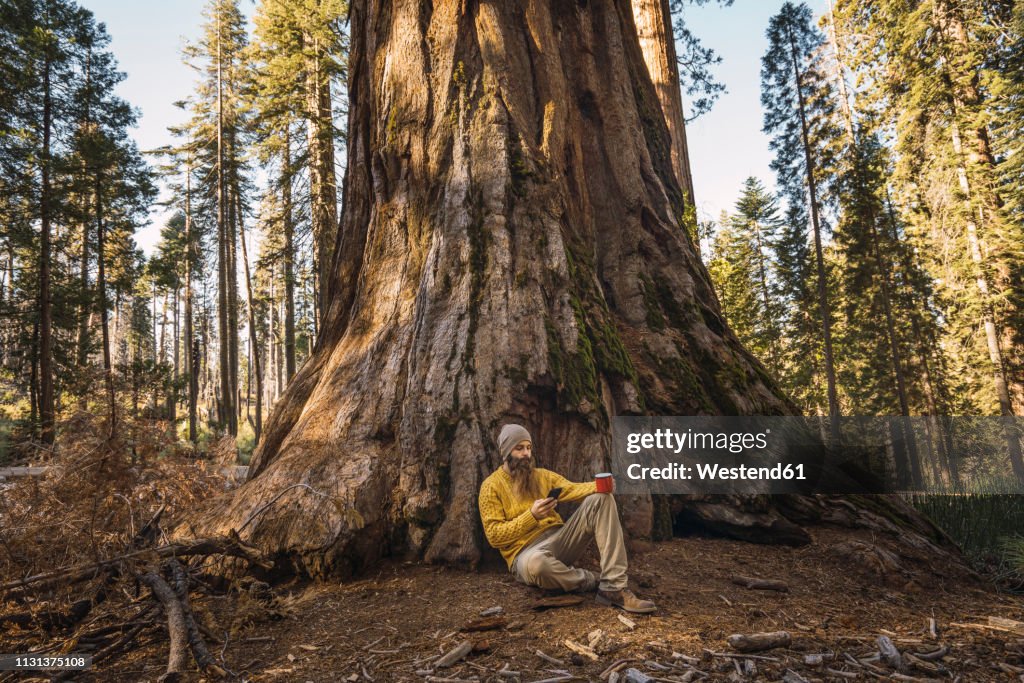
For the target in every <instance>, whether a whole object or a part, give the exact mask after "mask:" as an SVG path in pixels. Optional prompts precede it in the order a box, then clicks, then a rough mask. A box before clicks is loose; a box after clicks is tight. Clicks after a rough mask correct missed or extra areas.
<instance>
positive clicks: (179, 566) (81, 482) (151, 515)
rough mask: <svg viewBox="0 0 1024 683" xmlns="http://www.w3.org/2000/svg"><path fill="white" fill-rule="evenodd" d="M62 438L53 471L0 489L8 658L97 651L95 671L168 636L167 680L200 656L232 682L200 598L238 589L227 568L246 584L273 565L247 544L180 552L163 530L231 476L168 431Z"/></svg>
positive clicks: (0, 616) (0, 628)
mask: <svg viewBox="0 0 1024 683" xmlns="http://www.w3.org/2000/svg"><path fill="white" fill-rule="evenodd" d="M62 433H63V435H64V437H63V439H62V441H61V443H60V447H59V449H58V450H57V451H56V455H53V456H52V457H50V459H49V460H48V462H46V463H45V465H46V469H45V471H44V472H43V474H41V475H40V476H33V477H22V478H19V479H16V480H13V481H9V482H2V481H0V488H2V495H0V652H17V653H20V654H30V653H45V654H47V655H54V654H61V653H69V652H75V653H91V654H92V655H93V663H94V665H95V664H101V663H102V662H103V661H105V660H109V659H111V658H113V657H115V656H116V655H118V654H121V653H124V652H126V651H128V650H129V649H130V648H131V647H132V646H133V645H136V644H138V643H139V642H140V641H142V640H145V639H164V638H166V636H165V634H167V633H169V635H170V654H169V659H168V667H167V672H168V674H169V675H168V676H167V679H173V678H175V677H176V676H177V675H178V674H179V673H180V672H184V671H186V670H188V669H190V668H191V663H190V662H189V658H190V654H189V653H190V652H191V658H193V659H194V660H195V662H196V664H197V665H198V666H199V668H200V670H202V671H203V672H205V673H206V674H207V675H210V676H214V677H218V676H223V675H225V674H226V673H229V671H228V669H227V667H226V666H225V665H224V662H223V660H218V659H217V658H216V657H215V656H214V655H212V654H211V652H210V651H209V648H208V647H207V645H206V640H207V639H208V638H206V637H204V633H203V632H204V631H206V630H207V629H205V627H204V626H203V624H202V621H201V619H197V618H196V615H195V613H194V610H193V609H192V607H191V605H190V599H189V595H190V593H192V592H194V591H196V590H197V589H198V590H205V591H224V590H228V589H229V588H230V587H231V584H229V583H228V582H226V581H225V580H224V579H223V576H224V575H225V574H226V573H228V572H226V571H225V569H226V568H227V567H225V566H223V565H228V566H229V567H230V568H232V569H233V570H234V571H233V573H234V574H235V575H238V576H242V577H244V575H245V571H244V570H247V569H249V568H258V569H263V570H266V569H269V568H270V567H271V566H272V565H271V563H270V562H268V561H266V560H265V559H263V558H262V557H261V556H260V554H259V553H258V552H257V551H256V550H255V549H253V548H251V547H249V546H247V545H246V544H244V543H242V542H241V541H240V540H239V539H238V538H237V536H235V537H231V538H204V539H195V540H192V541H189V542H187V543H172V542H170V541H169V540H168V539H167V537H166V536H165V534H164V532H163V528H162V524H167V523H168V521H169V520H173V519H175V518H176V517H178V516H179V514H180V513H184V512H185V511H187V510H189V509H191V508H194V507H195V506H196V505H197V504H199V502H200V501H202V500H204V499H206V498H209V497H210V496H212V495H214V494H216V493H218V492H220V491H223V490H224V488H225V487H226V486H227V481H226V479H225V478H224V477H223V476H222V475H221V474H220V473H219V472H218V471H217V467H216V466H215V465H212V464H211V463H209V462H208V461H205V460H201V459H197V458H195V457H194V456H193V455H192V454H191V453H189V452H186V451H183V450H181V449H179V448H178V447H177V446H176V445H175V443H174V441H173V440H172V439H171V438H170V437H169V435H168V433H167V430H166V428H165V427H163V426H161V425H159V423H154V424H153V426H152V427H147V426H145V425H139V424H136V425H132V431H131V438H130V440H128V439H126V438H125V437H116V436H115V437H114V438H107V437H106V436H105V435H106V434H107V430H106V429H105V428H104V425H102V424H100V423H98V422H96V421H94V420H93V419H91V418H89V417H88V416H85V415H81V414H80V415H78V416H76V417H74V418H72V419H71V420H70V421H69V422H68V423H67V424H65V425H63V429H62ZM218 564H219V565H222V566H220V567H219V568H218V569H219V571H213V572H211V571H210V569H211V565H218ZM238 569H242V570H243V571H241V572H239V571H237V570H238ZM250 582H251V580H250ZM205 635H207V636H208V635H209V633H208V631H207V634H205ZM13 675H14V674H11V676H13ZM56 678H57V679H60V678H61V677H60V676H57V677H56ZM2 680H6V679H5V677H4V676H3V675H2V674H0V681H2Z"/></svg>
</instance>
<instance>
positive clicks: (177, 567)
mask: <svg viewBox="0 0 1024 683" xmlns="http://www.w3.org/2000/svg"><path fill="white" fill-rule="evenodd" d="M167 566H168V568H169V569H170V570H171V577H172V578H173V579H174V593H175V594H176V595H177V596H178V601H179V602H180V603H181V610H182V616H183V618H184V620H185V628H186V629H187V630H188V644H189V647H190V648H191V649H192V657H193V658H195V660H196V664H198V665H199V670H200V671H202V672H203V673H205V674H206V675H207V676H213V677H216V678H223V677H224V676H226V675H227V671H225V670H224V669H223V668H222V667H220V666H219V665H218V664H217V662H216V661H214V659H213V655H211V654H210V651H209V650H208V649H207V647H206V642H205V641H204V640H203V636H202V634H200V633H199V626H198V625H197V624H196V619H195V616H194V615H193V614H192V607H191V606H190V605H189V601H188V574H187V573H186V572H185V568H184V567H182V566H181V563H180V562H178V561H177V560H175V559H173V558H172V559H170V560H168V561H167Z"/></svg>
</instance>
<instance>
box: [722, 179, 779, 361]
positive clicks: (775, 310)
mask: <svg viewBox="0 0 1024 683" xmlns="http://www.w3.org/2000/svg"><path fill="white" fill-rule="evenodd" d="M777 204H778V202H777V200H776V199H775V197H773V196H772V195H771V194H770V193H769V192H768V191H767V190H766V189H765V187H764V185H762V184H761V182H760V181H759V180H758V179H757V178H753V177H751V178H747V180H746V181H745V182H744V184H743V190H742V194H741V195H740V198H739V199H738V200H737V202H736V213H735V214H733V215H732V216H723V217H722V220H721V221H720V222H719V225H720V226H721V227H720V229H719V231H718V233H717V234H716V237H715V240H714V243H713V248H712V252H713V255H714V256H713V258H712V260H711V261H710V262H709V264H708V271H709V273H710V274H711V277H712V279H713V280H714V282H715V289H716V291H717V292H718V294H719V298H720V299H721V302H722V310H723V312H724V313H725V316H726V318H727V320H728V321H729V324H730V326H731V327H732V328H733V330H734V331H735V332H736V334H737V335H738V336H739V338H740V340H741V341H743V343H744V345H745V346H746V347H747V348H748V349H750V351H751V352H752V353H753V354H754V355H755V356H756V357H757V358H758V359H759V360H760V361H761V362H762V363H764V365H765V367H766V368H767V369H768V371H769V372H770V373H771V375H772V376H773V377H782V375H783V364H782V359H783V352H782V328H781V325H782V322H783V318H784V305H783V302H782V301H781V300H780V298H779V297H778V287H777V280H778V276H777V274H776V272H775V270H776V266H775V263H774V262H773V259H774V254H775V245H776V242H777V240H778V232H779V230H780V229H781V221H780V219H779V216H778V206H777Z"/></svg>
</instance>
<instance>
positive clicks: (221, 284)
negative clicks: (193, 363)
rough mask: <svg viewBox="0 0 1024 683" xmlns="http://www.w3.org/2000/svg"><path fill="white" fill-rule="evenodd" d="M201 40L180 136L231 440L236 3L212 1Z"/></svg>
mask: <svg viewBox="0 0 1024 683" xmlns="http://www.w3.org/2000/svg"><path fill="white" fill-rule="evenodd" d="M204 15H205V17H206V23H205V24H204V25H203V36H202V37H201V38H200V40H199V42H198V43H197V44H195V45H192V46H189V48H188V49H187V50H186V53H185V54H186V57H187V58H188V59H191V60H194V61H196V62H197V68H200V69H202V73H203V74H204V79H203V81H202V83H201V84H200V86H199V89H198V91H197V92H196V94H195V97H194V99H193V101H192V117H191V120H190V121H189V122H188V123H187V124H186V126H185V129H186V130H187V131H188V133H187V134H188V136H189V137H190V138H191V139H192V140H197V141H199V140H202V141H204V144H203V145H202V146H200V148H199V149H198V150H197V158H196V175H197V176H198V177H203V178H206V179H208V182H207V183H206V184H205V186H204V187H202V188H201V191H202V193H203V195H204V198H203V201H202V202H201V203H198V204H197V206H196V208H197V210H199V211H202V212H203V213H204V214H205V215H206V216H209V217H210V218H211V223H213V224H214V225H216V238H215V248H216V251H215V253H216V255H217V256H216V264H217V337H218V354H219V360H218V375H219V394H218V401H217V406H218V412H217V415H218V422H219V423H220V425H221V427H222V428H223V429H225V430H226V431H227V432H228V433H229V434H232V435H237V433H238V415H239V409H240V405H239V402H238V395H239V393H238V386H239V384H238V367H239V353H238V352H239V348H238V330H239V319H238V300H239V299H238V283H237V280H238V277H237V274H238V266H237V258H236V252H237V245H238V235H239V224H240V222H241V221H242V220H244V218H245V202H244V196H243V195H244V193H245V192H246V191H247V185H246V178H245V174H246V168H245V164H244V159H243V156H244V144H245V142H246V140H245V136H246V133H247V131H246V126H247V125H248V122H247V117H246V112H245V109H244V102H243V86H244V77H245V70H244V56H245V46H246V32H245V20H244V18H243V16H242V14H241V12H240V11H239V9H238V4H237V1H236V0H211V1H210V3H209V4H208V5H207V8H206V10H205V13H204Z"/></svg>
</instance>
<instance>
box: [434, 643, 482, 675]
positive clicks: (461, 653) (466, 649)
mask: <svg viewBox="0 0 1024 683" xmlns="http://www.w3.org/2000/svg"><path fill="white" fill-rule="evenodd" d="M472 650H473V641H471V640H464V641H462V642H461V643H459V644H458V645H457V646H456V647H455V649H454V650H451V651H450V652H448V654H446V655H445V656H444V657H441V659H439V660H437V661H436V662H434V666H435V667H437V668H438V669H443V668H445V667H447V666H451V665H452V664H454V663H455V662H457V661H459V660H460V659H462V658H463V657H465V656H466V655H468V654H469V653H470V652H471V651H472Z"/></svg>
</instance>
